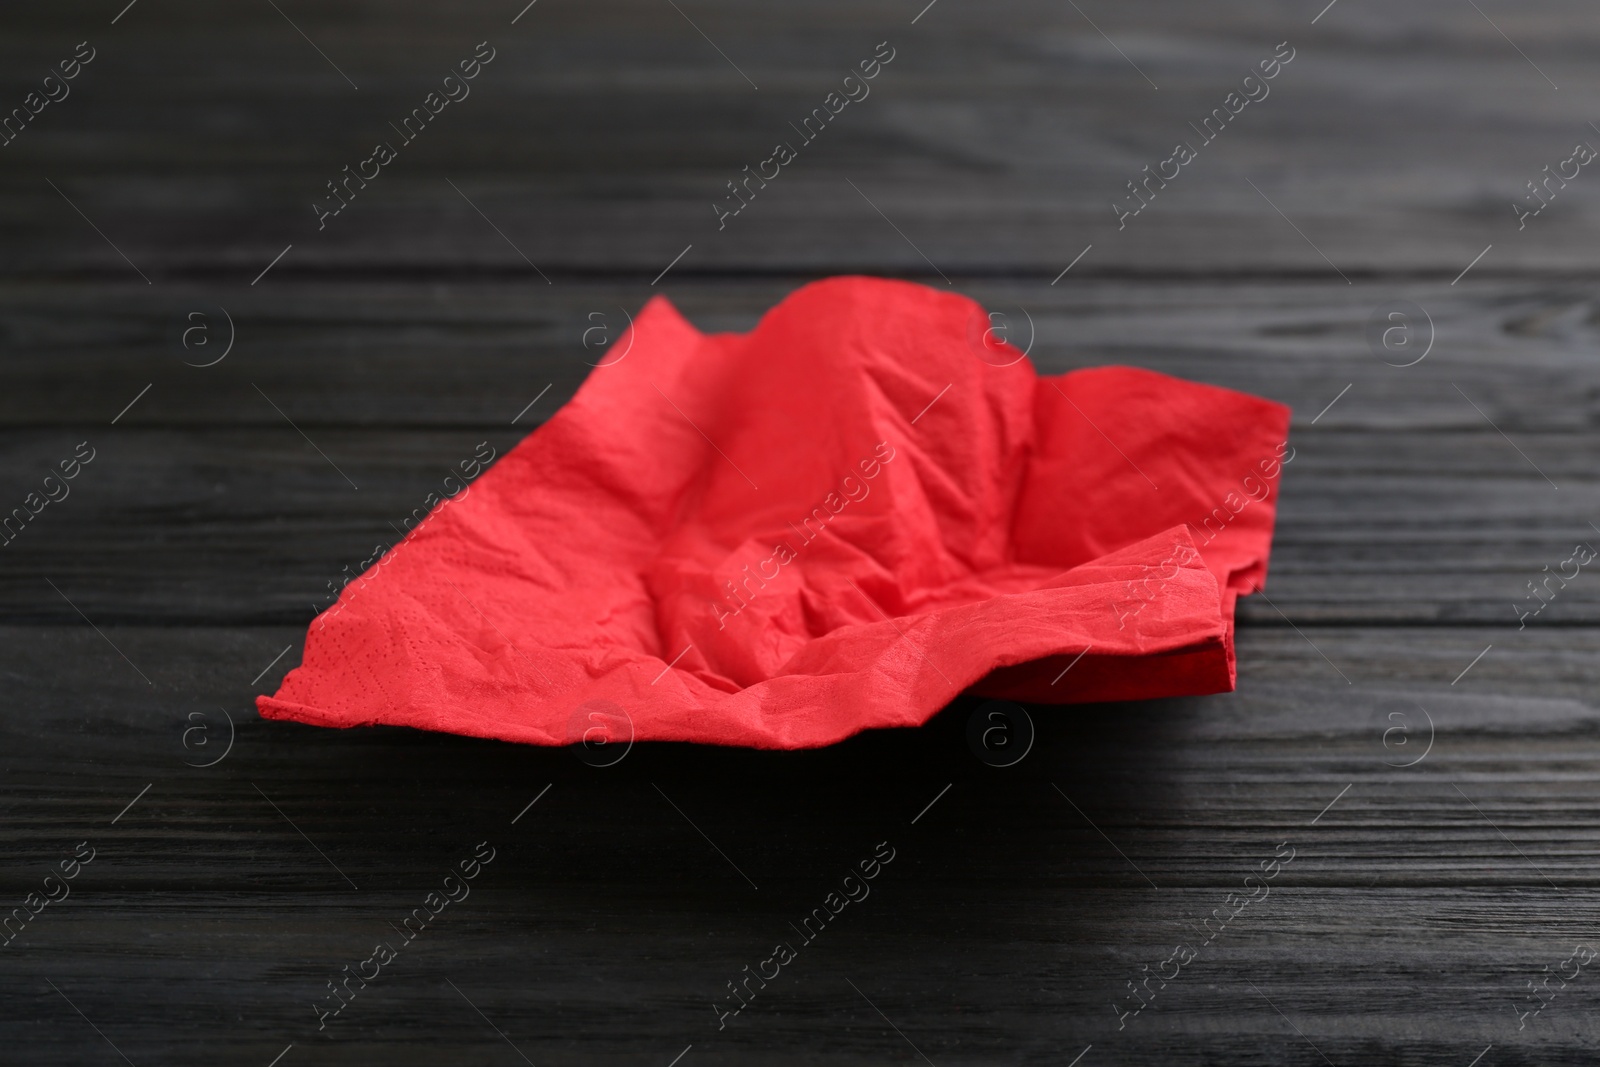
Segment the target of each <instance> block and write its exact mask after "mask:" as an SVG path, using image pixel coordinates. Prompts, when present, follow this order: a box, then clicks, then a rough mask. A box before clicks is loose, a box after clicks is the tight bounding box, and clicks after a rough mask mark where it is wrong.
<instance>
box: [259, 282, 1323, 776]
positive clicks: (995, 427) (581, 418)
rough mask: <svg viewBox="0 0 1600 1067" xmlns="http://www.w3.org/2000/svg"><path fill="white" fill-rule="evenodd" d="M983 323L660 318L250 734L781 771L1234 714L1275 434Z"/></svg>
mask: <svg viewBox="0 0 1600 1067" xmlns="http://www.w3.org/2000/svg"><path fill="white" fill-rule="evenodd" d="M988 326H989V319H988V316H987V314H986V313H985V312H984V310H983V309H982V308H981V307H980V306H979V305H978V304H976V303H974V302H973V301H971V300H969V299H967V298H965V297H961V296H958V295H954V294H951V293H948V292H945V291H939V290H934V289H930V288H926V287H924V286H919V285H912V284H908V283H903V282H896V281H887V280H883V279H875V278H861V277H845V278H833V279H829V280H826V281H822V282H817V283H815V284H811V285H807V286H805V287H804V288H802V289H800V290H798V291H797V292H795V293H793V294H791V295H790V296H789V297H787V298H786V299H785V300H784V301H783V302H782V303H781V304H779V305H778V306H777V307H775V308H773V309H772V311H771V312H769V313H768V314H767V315H766V316H765V317H764V318H763V319H762V320H761V323H760V324H759V325H758V326H757V327H756V329H755V330H753V331H752V332H750V333H748V334H743V335H739V334H715V335H710V336H708V335H705V334H702V333H700V332H699V331H698V330H696V329H695V328H694V327H693V326H692V325H690V324H689V323H688V322H687V321H686V320H684V319H683V317H682V316H680V315H679V314H678V312H677V311H676V310H674V308H673V307H672V305H671V304H669V303H668V302H667V301H666V300H665V299H663V298H661V297H656V298H654V299H652V300H651V301H650V302H649V304H647V305H646V306H645V308H644V309H643V310H642V311H641V312H640V314H639V316H638V318H637V321H636V322H635V324H634V326H633V328H632V331H631V333H630V335H629V336H625V337H623V338H620V339H619V340H618V341H617V342H616V347H615V348H613V349H612V350H611V351H613V352H621V353H623V354H622V355H620V356H616V357H608V361H607V365H605V366H601V367H599V368H597V369H596V370H595V371H593V372H592V373H591V374H590V376H589V378H588V380H587V381H586V382H585V383H584V384H583V386H582V388H581V389H579V390H578V393H577V395H576V396H574V397H573V399H572V400H571V401H570V402H569V403H568V404H567V405H566V406H565V407H564V408H562V409H561V410H560V411H559V412H557V413H556V415H555V416H554V417H552V418H551V419H550V420H549V421H548V422H547V423H545V424H544V425H543V426H541V427H539V428H538V429H537V430H536V431H535V432H533V433H532V434H530V435H529V436H528V437H527V438H526V439H525V440H523V441H522V442H521V444H519V445H518V446H517V447H516V448H515V449H513V450H512V451H511V452H509V453H508V454H507V455H506V456H505V457H504V458H503V459H501V460H500V461H499V462H498V463H497V464H496V465H495V466H494V467H492V468H491V469H490V470H488V471H487V472H486V473H485V474H484V475H483V476H482V477H481V478H479V479H478V480H477V481H476V482H475V483H473V485H472V486H471V490H470V492H469V493H466V494H463V495H462V497H461V498H460V499H458V500H456V501H453V502H451V503H449V504H447V505H445V506H442V507H441V508H440V509H438V510H437V511H436V512H434V513H433V514H432V515H430V516H429V517H428V519H427V520H426V521H425V522H423V523H422V525H420V526H418V527H417V528H416V529H414V530H413V531H412V532H411V533H410V534H409V535H408V536H407V537H406V539H405V540H404V541H403V542H401V544H399V545H397V546H396V547H395V548H394V550H392V551H391V552H390V553H388V554H387V555H386V556H384V558H383V559H382V560H381V561H380V562H378V563H376V564H374V565H373V567H372V568H371V569H370V570H369V571H368V572H367V574H366V575H364V576H363V578H362V579H361V580H360V581H359V582H357V583H353V584H352V585H350V586H347V587H346V588H345V590H344V591H343V593H342V594H341V595H340V598H339V600H338V602H337V603H336V604H334V605H333V606H332V607H331V608H329V609H328V610H327V611H325V612H323V613H322V614H321V615H319V616H318V617H317V619H315V620H313V622H312V624H311V626H310V631H309V634H308V636H307V640H306V646H305V656H304V662H303V663H302V665H301V666H299V667H297V668H296V669H295V670H293V671H291V672H290V673H289V674H288V676H287V677H286V678H285V679H284V682H283V684H282V686H281V687H280V688H279V690H278V692H277V694H276V695H274V696H271V697H265V696H263V697H260V698H259V699H258V700H257V706H258V708H259V710H260V712H261V714H262V715H264V716H266V717H267V718H273V719H293V720H297V721H300V722H306V723H314V724H317V725H323V726H341V727H347V726H359V725H368V724H376V723H385V724H393V725H403V726H413V727H418V728H420V729H425V730H442V731H447V732H450V733H459V734H468V735H472V736H479V737H495V738H502V739H505V740H508V741H522V742H528V743H532V744H539V745H564V744H570V743H572V742H575V741H578V740H581V739H583V735H584V732H585V730H586V729H588V724H589V723H590V722H591V721H598V719H597V718H596V712H595V709H605V713H606V715H608V716H610V717H612V718H613V719H614V718H615V717H616V716H618V715H621V716H622V717H624V718H625V719H626V720H628V722H627V724H626V727H625V729H624V730H623V732H624V733H625V734H627V735H631V737H633V738H636V739H639V740H660V741H694V742H701V743H706V744H721V745H742V746H749V747H755V748H777V749H793V748H806V747H812V746H818V745H826V744H830V743H833V742H836V741H839V740H841V739H843V738H846V737H849V736H850V735H852V734H854V733H857V732H859V731H861V730H866V729H870V728H874V727H887V726H916V725H919V724H921V723H923V722H926V721H927V720H928V719H929V718H931V717H932V716H933V715H934V714H935V713H936V712H938V711H939V710H940V709H941V708H942V707H944V706H945V705H947V704H948V703H949V702H950V701H951V700H952V699H954V698H955V697H956V696H957V695H958V694H960V693H962V692H964V691H971V692H975V693H978V694H981V695H988V696H995V697H1005V698H1009V699H1014V700H1023V701H1033V702H1044V703H1074V702H1083V701H1109V700H1131V699H1143V698H1151V697H1164V696H1178V695H1188V694H1200V693H1215V692H1222V691H1226V690H1230V689H1232V688H1233V685H1234V677H1235V671H1234V652H1233V609H1234V602H1235V600H1236V599H1237V597H1238V596H1239V595H1240V594H1241V593H1245V592H1249V591H1251V590H1253V589H1255V588H1256V587H1258V586H1259V585H1260V584H1261V583H1263V582H1264V581H1265V578H1266V567H1267V556H1268V552H1269V549H1270V546H1271V538H1272V526H1273V518H1274V513H1275V509H1276V500H1277V487H1278V481H1279V477H1280V475H1281V472H1282V468H1283V466H1284V465H1285V464H1287V463H1288V462H1289V461H1290V460H1292V459H1293V455H1294V453H1293V451H1292V450H1291V449H1290V448H1289V447H1288V444H1287V441H1286V436H1287V433H1288V422H1289V411H1288V409H1287V408H1285V407H1283V406H1282V405H1279V404H1275V403H1272V402H1269V401H1266V400H1262V399H1260V398H1257V397H1253V396H1248V395H1246V394H1243V393H1237V392H1232V391H1229V390H1225V389H1219V388H1214V387H1211V386H1205V385H1197V384H1193V383H1189V382H1184V381H1180V380H1178V379H1175V378H1170V377H1167V376H1165V375H1161V374H1156V373H1153V372H1150V371H1144V370H1136V369H1132V368H1127V367H1102V368H1096V369H1091V370H1079V371H1074V372H1072V373H1069V374H1064V375H1060V376H1057V377H1050V378H1046V377H1040V376H1039V375H1037V374H1036V373H1035V372H1034V370H1033V367H1032V365H1031V364H1030V363H1029V362H1028V361H1027V360H1026V359H1024V358H1022V353H1020V352H1018V351H1016V350H1015V349H1014V348H1011V347H1010V346H1008V345H1006V344H1004V342H1001V341H999V340H998V339H997V338H996V337H995V335H994V332H993V331H992V330H990V329H989V328H988ZM611 729H612V732H613V734H614V733H615V732H616V727H615V724H613V726H612V727H611Z"/></svg>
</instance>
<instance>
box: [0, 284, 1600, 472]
mask: <svg viewBox="0 0 1600 1067" xmlns="http://www.w3.org/2000/svg"><path fill="white" fill-rule="evenodd" d="M810 280H812V279H811V278H809V277H807V276H804V275H790V276H785V277H777V278H742V279H720V280H716V281H709V280H705V279H698V280H684V281H681V282H680V281H677V280H674V279H672V278H670V277H669V279H668V280H667V281H666V282H664V283H663V287H661V288H652V287H650V286H649V285H646V284H643V283H637V284H635V283H627V282H604V281H587V282H582V283H573V284H563V285H559V286H544V285H542V284H535V285H528V284H523V283H508V282H504V281H490V280H483V279H466V280H457V281H452V282H448V283H438V284H434V283H422V282H394V281H377V280H371V279H368V280H360V279H349V278H344V279H339V280H328V281H318V282H315V283H303V284H301V283H285V284H282V285H279V286H276V287H271V288H264V289H256V290H250V291H248V292H244V293H240V294H238V296H237V297H235V296H233V295H226V296H220V297H219V295H218V294H217V293H215V292H210V291H208V290H206V289H205V288H204V287H200V286H193V285H188V286H183V287H179V288H177V289H176V290H174V291H172V292H164V293H163V294H162V295H161V296H160V297H159V299H158V298H156V297H154V296H152V295H151V294H149V293H148V292H147V291H146V287H144V286H143V285H139V284H137V283H136V284H134V285H132V286H129V285H126V284H122V283H103V284H94V285H86V286H81V287H80V286H78V285H76V284H60V283H50V284H38V283H10V284H5V285H0V332H3V334H4V336H6V337H7V338H8V341H9V346H10V348H11V352H10V353H9V355H8V365H7V381H8V382H9V383H11V384H12V386H13V388H10V389H7V390H5V391H4V392H0V426H13V427H15V426H61V425H71V426H84V427H86V428H87V427H91V426H95V425H104V424H105V423H109V422H110V421H111V420H112V419H113V418H117V417H118V414H119V412H121V411H122V409H123V408H124V407H126V406H127V405H128V403H129V402H130V401H131V400H132V399H133V398H134V397H135V396H137V395H139V394H140V393H141V392H142V391H143V390H144V388H145V387H146V386H147V385H149V386H151V387H152V388H151V391H150V393H149V394H148V395H146V396H144V397H143V398H142V399H140V401H139V402H138V403H137V404H136V405H134V406H133V407H132V408H131V409H129V410H128V411H127V412H126V414H123V415H121V417H120V419H119V420H118V423H117V424H118V426H119V427H138V426H151V425H161V426H183V425H193V426H208V425H209V426H216V425H225V426H261V427H281V426H283V425H284V423H283V418H282V416H281V415H279V414H278V413H277V412H276V411H274V410H273V408H272V406H271V404H268V403H267V402H265V401H264V400H263V399H262V396H261V393H263V392H264V393H265V394H266V395H267V396H269V397H271V398H273V400H274V401H275V402H278V403H279V404H280V406H285V407H286V410H290V411H292V413H293V417H294V419H295V421H296V423H298V424H300V425H301V426H303V427H307V428H317V427H324V426H344V427H348V426H385V427H404V426H416V427H428V426H432V427H457V426H474V427H482V428H483V429H484V430H485V431H487V430H490V429H498V430H503V429H505V428H506V427H508V426H509V425H510V424H511V422H512V420H513V419H514V418H517V417H518V416H519V415H520V416H521V417H520V419H518V423H517V425H519V426H531V425H536V424H537V423H538V422H539V421H541V420H542V419H543V418H544V417H547V416H548V414H549V413H550V412H551V411H553V410H554V409H555V408H556V407H557V406H559V405H560V404H561V403H563V402H564V401H565V400H567V399H568V398H570V397H571V395H572V393H573V392H574V391H576V389H577V387H578V385H579V384H580V383H581V382H582V381H583V379H584V376H585V375H587V374H588V373H589V372H590V370H591V368H592V365H593V364H595V363H598V362H602V361H605V360H607V359H609V358H612V357H608V356H606V355H605V354H604V353H605V351H606V348H605V346H606V345H608V344H610V343H611V342H613V341H615V340H617V339H618V338H619V337H620V335H621V331H622V329H623V328H624V327H625V326H626V324H627V322H628V321H629V317H630V316H632V315H635V314H637V313H638V311H639V309H640V308H641V307H642V306H643V305H644V303H645V302H646V301H647V300H648V299H650V297H652V296H654V295H655V294H656V293H658V292H664V293H665V294H666V295H667V297H668V298H669V299H671V300H672V301H673V302H674V303H675V304H676V305H677V306H678V307H679V308H680V310H682V311H683V312H684V314H686V315H687V316H689V318H690V319H691V321H693V322H694V323H695V324H696V325H697V326H699V327H700V328H701V329H704V330H707V331H746V330H749V329H751V328H752V327H753V326H754V325H755V323H756V322H757V321H758V320H759V319H760V317H761V315H762V314H763V313H764V312H766V311H767V310H768V309H770V308H771V307H772V306H773V305H775V304H776V303H778V302H779V301H780V300H782V299H783V297H784V296H785V295H786V294H787V293H789V292H792V291H793V290H794V289H796V288H798V287H799V286H801V285H803V284H805V283H806V282H807V281H810ZM953 288H954V289H955V290H956V291H958V292H962V293H965V294H967V295H969V296H971V297H973V298H974V299H976V300H978V301H979V302H980V303H981V304H983V305H984V306H985V307H986V308H988V309H990V310H991V311H992V312H994V313H996V314H998V315H1001V316H1004V317H1003V318H1000V319H997V320H995V321H996V322H997V323H1000V324H1001V328H1003V329H1005V330H1006V331H1007V336H1008V337H1009V338H1011V339H1012V340H1013V341H1014V342H1015V343H1016V345H1017V347H1019V348H1024V349H1026V350H1027V351H1028V353H1029V356H1030V358H1031V359H1032V360H1033V362H1034V363H1035V365H1036V366H1037V367H1038V368H1039V370H1040V371H1041V372H1043V373H1061V372H1064V371H1068V370H1072V369H1075V368H1077V367H1083V366H1098V365H1103V364H1108V363H1124V364H1130V365H1134V366H1142V367H1148V368H1150V369H1152V370H1159V371H1162V372H1165V373H1168V374H1173V375H1177V376H1179V377H1185V378H1190V379H1193V380H1197V381H1205V382H1209V383H1212V384H1215V385H1222V386H1226V387H1228V388H1233V389H1241V390H1244V391H1247V392H1252V393H1256V394H1258V395H1262V396H1266V397H1269V398H1271V399H1274V400H1278V401H1280V402H1282V403H1286V404H1289V405H1290V406H1292V407H1293V408H1294V409H1295V414H1296V422H1295V427H1296V432H1297V434H1300V433H1311V432H1314V430H1313V427H1315V430H1321V429H1327V428H1349V429H1358V428H1367V429H1374V430H1384V431H1399V430H1405V429H1412V430H1417V431H1424V432H1433V431H1474V432H1476V431H1481V432H1484V433H1493V432H1494V427H1495V426H1498V427H1499V428H1500V429H1501V430H1504V431H1505V432H1506V433H1508V434H1514V435H1518V437H1519V439H1520V437H1521V435H1524V434H1527V433H1530V432H1532V433H1535V434H1542V433H1544V432H1546V431H1553V430H1562V431H1581V430H1586V429H1587V428H1589V427H1590V426H1592V425H1593V424H1594V423H1595V421H1596V420H1597V419H1600V412H1597V411H1596V409H1595V404H1594V400H1593V397H1594V396H1595V395H1597V394H1600V366H1597V365H1596V363H1595V361H1594V359H1593V350H1594V346H1595V345H1596V344H1597V343H1600V330H1597V329H1596V323H1597V322H1600V314H1597V312H1596V309H1595V304H1594V301H1593V297H1592V293H1590V292H1589V291H1587V290H1586V289H1585V288H1584V287H1582V286H1580V285H1576V284H1573V283H1557V282H1539V281H1516V282H1503V281H1494V280H1478V279H1474V278H1471V277H1469V278H1468V279H1466V280H1465V281H1463V282H1461V283H1460V284H1459V285H1457V286H1454V287H1452V286H1450V285H1449V284H1447V283H1423V282H1410V281H1404V280H1399V279H1391V280H1385V281H1380V282H1372V283H1363V284H1361V285H1357V286H1354V287H1350V288H1348V289H1347V288H1345V287H1343V286H1336V287H1329V286H1327V285H1325V284H1322V283H1320V282H1292V281H1291V282H1284V281H1277V282H1271V283H1267V282H1263V283H1260V284H1253V285H1248V286H1246V285H1241V284H1239V283H1238V282H1237V281H1234V280H1222V281H1211V282H1176V283H1174V282H1141V283H1139V284H1137V285H1131V284H1129V283H1128V282H1127V281H1107V280H1096V279H1093V278H1087V277H1084V278H1080V277H1077V276H1076V272H1075V271H1074V273H1073V274H1070V275H1068V276H1067V277H1066V278H1065V279H1063V280H1062V281H1061V283H1060V284H1059V285H1055V286H1052V285H1050V284H1049V283H1048V280H1020V279H1017V280H1009V281H997V280H993V279H972V278H961V279H957V280H956V284H955V285H954V286H953ZM1400 301H1407V302H1410V303H1412V304H1414V305H1416V307H1419V308H1421V310H1422V315H1421V317H1420V318H1419V317H1418V316H1417V314H1416V312H1415V311H1412V312H1410V313H1409V314H1410V318H1409V319H1406V320H1405V324H1404V327H1395V326H1392V325H1390V320H1387V319H1384V318H1383V313H1384V312H1385V309H1393V308H1395V307H1396V306H1398V304H1397V302H1400ZM224 313H225V314H224ZM192 315H198V316H200V317H198V318H192V317H191V316H192ZM1375 316H1376V317H1377V318H1378V319H1382V320H1383V321H1382V322H1380V323H1379V325H1380V326H1384V327H1385V328H1394V329H1403V328H1405V327H1409V328H1410V332H1407V333H1398V332H1397V333H1394V334H1393V335H1391V337H1390V341H1391V343H1392V345H1393V351H1390V350H1388V349H1385V348H1383V347H1382V346H1381V344H1380V345H1379V346H1378V347H1377V348H1376V349H1374V347H1373V346H1372V345H1371V344H1369V341H1368V339H1367V332H1368V329H1369V320H1372V319H1373V318H1374V317H1375ZM1412 320H1415V321H1414V322H1413V321H1412ZM230 321H231V328H230ZM591 330H597V331H598V332H592V333H589V332H586V331H591ZM186 331H193V332H192V333H190V334H189V337H188V341H189V345H188V347H185V344H184V335H185V332H186ZM1378 336H1379V337H1380V338H1381V337H1382V333H1381V332H1380V333H1379V334H1378ZM230 339H231V340H232V341H233V342H234V344H233V347H232V349H231V350H230V349H227V348H226V345H227V342H228V341H229V340H230ZM586 340H587V342H588V345H589V346H588V347H586V345H585V341H586ZM1403 340H1404V341H1406V342H1407V343H1408V344H1410V345H1411V346H1413V347H1411V348H1407V347H1405V346H1404V345H1402V344H1401V342H1402V341H1403ZM1430 340H1431V342H1432V344H1431V346H1430V345H1429V341H1430ZM1417 346H1420V347H1417ZM224 352H226V355H225V356H224ZM1424 352H1425V353H1426V355H1425V357H1424V358H1423V359H1422V360H1421V362H1419V363H1417V364H1416V365H1414V366H1409V367H1400V366H1394V365H1391V364H1401V363H1407V362H1410V361H1411V360H1412V359H1414V358H1415V357H1416V356H1417V355H1421V354H1423V353H1424ZM1380 355H1382V356H1383V357H1385V358H1386V359H1387V361H1388V362H1387V363H1385V362H1384V361H1383V360H1380V358H1379V356H1380ZM219 359H220V362H216V363H215V365H213V366H200V365H201V364H207V363H212V362H213V361H215V360H219ZM186 363H187V364H189V365H188V366H185V364H186ZM546 386H550V391H549V392H548V393H547V394H545V395H544V396H543V398H542V399H541V400H540V402H539V404H538V405H536V406H534V407H532V408H529V409H528V410H526V411H523V409H524V408H526V407H527V405H528V403H529V402H530V401H532V400H534V399H535V398H536V397H539V395H540V393H541V391H542V390H544V388H545V387H546ZM1347 386H1348V387H1350V391H1349V393H1348V394H1347V395H1342V394H1344V390H1345V388H1346V387H1347ZM257 389H259V390H260V392H258V391H257ZM1335 399H1337V400H1338V402H1337V403H1332V402H1333V401H1335ZM1330 404H1331V405H1332V406H1331V407H1330V406H1329V405H1330ZM1474 404H1476V405H1477V406H1478V408H1481V409H1482V410H1481V412H1480V411H1479V410H1475V409H1474V407H1473V405H1474ZM1486 417H1487V419H1489V420H1492V423H1493V425H1491V424H1490V422H1489V421H1486ZM1525 447H1526V446H1525ZM1528 451H1529V452H1530V453H1531V454H1535V455H1538V456H1539V457H1540V465H1541V466H1544V465H1547V464H1551V465H1554V464H1559V463H1561V462H1562V461H1561V460H1560V458H1559V457H1558V456H1556V455H1554V454H1551V453H1549V452H1547V451H1546V450H1544V449H1542V448H1540V447H1538V446H1537V445H1535V446H1534V447H1531V448H1529V449H1528Z"/></svg>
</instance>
